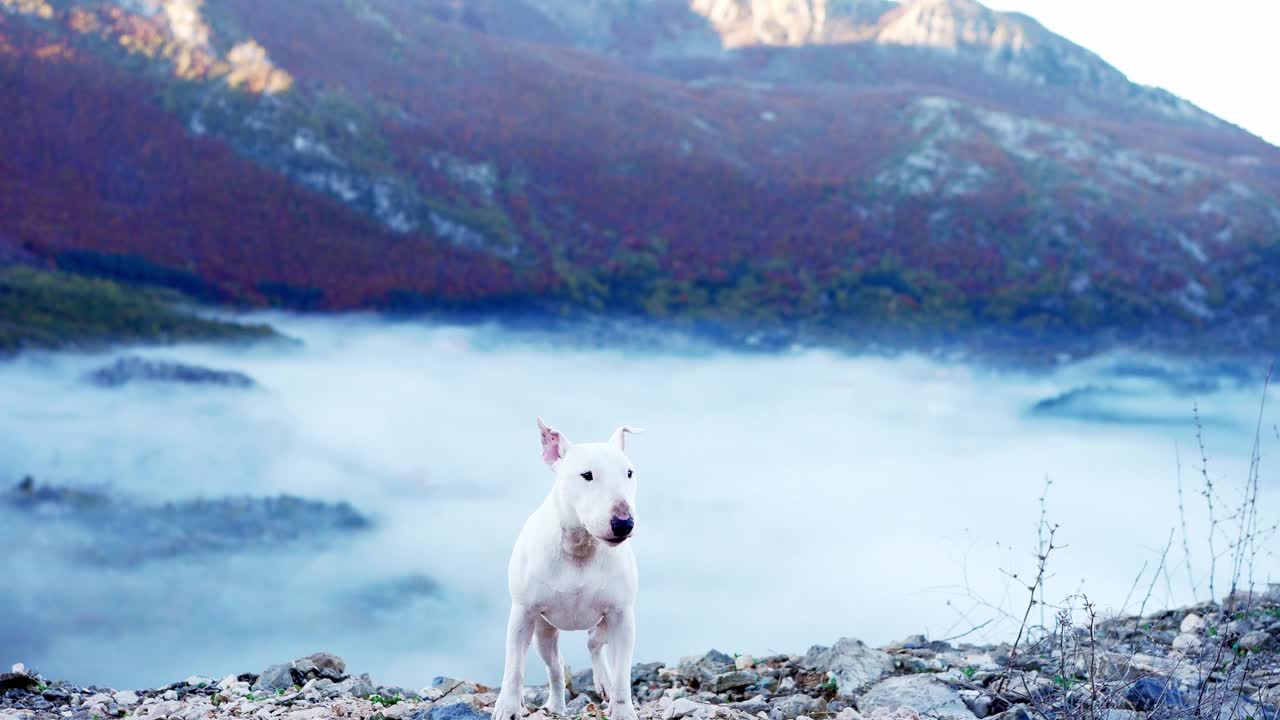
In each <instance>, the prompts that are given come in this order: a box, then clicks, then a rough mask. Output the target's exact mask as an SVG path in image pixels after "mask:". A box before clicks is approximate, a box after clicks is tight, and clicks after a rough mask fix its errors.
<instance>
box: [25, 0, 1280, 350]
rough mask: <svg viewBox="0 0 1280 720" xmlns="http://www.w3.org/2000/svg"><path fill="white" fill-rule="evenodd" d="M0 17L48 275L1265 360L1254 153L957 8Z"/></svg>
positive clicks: (222, 6) (1266, 150)
mask: <svg viewBox="0 0 1280 720" xmlns="http://www.w3.org/2000/svg"><path fill="white" fill-rule="evenodd" d="M0 8H3V9H4V10H5V12H4V13H0V93H2V94H4V95H5V96H6V98H7V99H6V100H5V104H6V107H14V108H19V111H17V112H14V113H7V114H6V116H5V117H3V118H0V145H2V146H3V147H0V158H3V159H0V187H3V189H4V192H3V193H0V203H2V204H3V206H0V248H3V247H6V246H7V247H10V248H12V249H15V251H16V250H17V249H20V250H21V251H22V252H24V253H27V254H28V255H30V256H33V257H35V258H37V259H38V260H40V261H43V262H48V263H53V264H56V265H59V266H63V267H66V268H68V269H75V270H78V271H86V272H95V273H104V272H105V273H107V274H110V275H112V276H113V277H122V276H123V277H128V278H134V279H136V278H138V277H145V278H147V279H149V280H150V281H155V282H160V283H162V284H168V285H171V286H172V285H174V284H178V285H182V286H184V288H183V289H185V290H188V291H191V290H196V291H198V293H199V294H200V296H202V297H206V298H209V299H214V300H219V301H234V302H249V303H272V304H277V305H284V306H289V307H299V308H306V309H348V308H370V307H372V308H383V309H400V310H405V309H407V310H415V309H425V308H432V307H440V306H446V307H480V308H495V307H521V308H541V309H557V308H580V309H588V310H607V311H611V312H623V313H641V314H644V315H648V316H652V317H675V318H686V319H695V320H710V321H716V322H728V323H731V324H741V325H748V326H758V327H778V326H779V325H780V324H781V323H787V326H788V327H791V328H804V329H807V330H808V331H812V332H815V333H818V334H824V335H826V336H828V337H836V338H840V337H846V336H849V335H850V334H857V335H866V334H875V333H877V332H887V331H889V330H892V331H893V332H903V333H937V332H942V333H954V332H961V333H963V332H968V331H971V330H974V329H981V328H991V327H997V328H1001V329H1002V330H1004V331H1009V332H1012V333H1014V334H1016V335H1017V336H1019V337H1023V336H1029V337H1034V338H1039V339H1047V338H1057V337H1062V336H1064V335H1065V336H1073V337H1074V336H1081V337H1093V338H1098V337H1106V338H1113V339H1133V340H1138V341H1142V342H1152V343H1165V342H1175V343H1178V344H1190V345H1194V344H1197V343H1204V342H1213V343H1214V344H1215V346H1216V347H1219V348H1232V349H1243V350H1253V349H1258V348H1275V347H1280V333H1278V332H1277V330H1278V328H1276V327H1275V326H1274V325H1273V322H1274V321H1273V320H1272V318H1273V317H1275V316H1276V313H1275V312H1274V311H1275V310H1276V309H1277V305H1278V304H1280V274H1278V272H1277V271H1278V269H1280V264H1278V263H1277V260H1280V246H1278V245H1277V240H1278V239H1280V149H1277V148H1275V147H1273V146H1270V145H1268V144H1267V143H1265V142H1263V141H1261V140H1259V139H1257V138H1255V137H1253V136H1251V135H1249V134H1247V133H1245V132H1244V131H1242V130H1240V129H1238V128H1236V127H1234V126H1231V125H1230V124H1228V123H1226V122H1224V121H1222V120H1220V119H1218V118H1215V117H1213V116H1211V115H1209V114H1208V113H1205V112H1204V111H1202V110H1200V109H1199V108H1196V107H1195V106H1193V105H1191V104H1190V103H1188V102H1186V101H1185V100H1182V99H1179V98H1176V97H1174V96H1172V95H1170V94H1169V93H1167V92H1164V91H1162V90H1159V89H1154V88H1146V87H1141V86H1138V85H1134V84H1132V83H1130V82H1129V81H1128V80H1127V79H1126V78H1125V77H1124V76H1123V74H1121V73H1120V72H1119V71H1117V70H1116V69H1115V68H1113V67H1111V66H1109V65H1107V64H1106V63H1105V62H1104V61H1103V60H1102V59H1101V58H1099V57H1097V56H1096V55H1094V54H1092V53H1090V52H1088V51H1087V50H1085V49H1083V48H1080V47H1079V46H1077V45H1075V44H1073V43H1071V42H1070V41H1069V40H1067V39H1065V38H1061V37H1059V36H1056V35H1054V34H1053V33H1051V32H1049V31H1048V30H1046V29H1045V28H1043V27H1042V26H1040V25H1039V24H1038V23H1036V22H1035V21H1034V20H1032V19H1031V18H1027V17H1025V16H1021V15H1013V14H1004V13H997V12H994V11H991V10H989V9H987V8H985V7H983V6H981V5H979V4H977V3H975V2H971V1H970V0H908V2H904V3H902V4H894V3H888V2H881V1H880V0H803V1H800V0H797V1H795V2H788V3H776V2H764V1H763V0H750V1H749V0H688V1H685V0H649V1H647V2H630V1H624V0H600V1H599V2H591V3H577V2H568V0H504V1H502V2H499V1H498V0H484V1H479V2H468V3H462V2H457V1H456V0H424V1H423V2H420V3H404V2H396V1H395V0H312V1H311V2H308V3H306V4H279V3H270V4H266V3H260V2H254V1H251V0H208V1H207V2H204V3H201V2H199V1H198V0H128V1H126V0H118V1H117V2H110V1H106V0H0ZM104 119H105V120H104ZM50 149H53V150H50Z"/></svg>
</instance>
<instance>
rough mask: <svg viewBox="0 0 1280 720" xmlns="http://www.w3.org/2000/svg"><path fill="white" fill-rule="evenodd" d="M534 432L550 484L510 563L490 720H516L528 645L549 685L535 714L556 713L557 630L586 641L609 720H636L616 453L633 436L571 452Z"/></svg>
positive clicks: (622, 473) (625, 506) (627, 471)
mask: <svg viewBox="0 0 1280 720" xmlns="http://www.w3.org/2000/svg"><path fill="white" fill-rule="evenodd" d="M538 429H539V430H540V431H541V434H542V459H543V461H545V462H546V463H547V465H549V466H550V467H551V470H552V472H554V473H555V475H556V479H555V485H554V486H553V487H552V488H551V493H550V494H549V495H547V499H546V500H545V501H544V502H543V503H542V506H541V507H539V508H538V509H537V510H536V511H534V513H533V515H531V516H529V519H528V521H526V522H525V524H524V529H523V530H521V531H520V537H519V538H518V539H517V540H516V546H515V549H514V550H513V551H512V553H511V566H510V568H509V569H508V581H507V582H508V584H509V586H510V588H511V618H510V620H509V621H508V622H507V660H506V668H505V670H504V671H503V674H502V690H501V691H500V693H499V694H498V701H497V705H496V706H495V707H494V711H493V720H520V717H521V715H522V714H523V711H524V702H523V692H524V667H525V658H526V656H527V655H528V652H529V642H530V641H531V640H533V639H535V638H536V639H537V641H538V654H539V655H541V656H542V660H543V662H545V663H546V664H547V678H548V679H549V683H548V685H549V687H548V693H547V702H546V705H545V706H544V707H546V709H547V710H550V711H551V712H553V713H559V714H563V713H564V712H565V701H564V692H565V686H564V666H563V665H562V664H561V662H560V647H559V644H558V643H559V637H560V631H561V630H586V631H587V649H588V650H590V652H591V669H592V671H593V674H594V675H595V690H596V693H597V694H599V695H600V697H601V698H604V699H607V700H609V703H610V706H609V716H610V718H612V720H636V710H635V706H634V704H633V703H632V702H631V654H632V650H633V648H634V646H635V636H636V618H635V603H636V586H637V578H636V559H635V555H633V554H632V552H631V546H630V545H629V544H628V543H627V542H626V540H627V538H628V537H630V536H631V531H632V529H633V528H634V527H635V507H636V472H635V468H634V467H633V466H632V465H631V461H630V460H628V459H627V456H626V455H625V454H623V450H624V446H625V443H626V437H627V433H629V432H639V430H633V429H632V428H629V427H620V428H618V429H617V430H616V431H614V433H613V436H612V437H610V438H609V441H608V442H604V443H582V444H576V445H575V444H571V443H570V442H569V440H568V439H567V438H566V437H565V436H564V435H562V434H560V433H559V432H556V431H555V430H552V429H551V428H549V427H547V426H546V425H544V424H543V423H542V419H541V418H539V419H538ZM606 651H607V653H608V656H607V658H606Z"/></svg>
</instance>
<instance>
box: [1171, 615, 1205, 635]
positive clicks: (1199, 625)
mask: <svg viewBox="0 0 1280 720" xmlns="http://www.w3.org/2000/svg"><path fill="white" fill-rule="evenodd" d="M1204 626H1205V622H1204V618H1203V617H1201V616H1199V615H1197V614H1195V613H1187V616H1186V617H1184V618H1182V624H1181V625H1179V626H1178V629H1179V630H1181V631H1182V632H1184V633H1198V632H1200V631H1201V630H1204Z"/></svg>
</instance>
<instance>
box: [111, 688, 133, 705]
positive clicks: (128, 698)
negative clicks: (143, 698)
mask: <svg viewBox="0 0 1280 720" xmlns="http://www.w3.org/2000/svg"><path fill="white" fill-rule="evenodd" d="M111 697H112V698H113V699H114V700H115V701H116V704H117V705H123V706H124V707H133V706H134V705H137V704H138V694H137V693H135V692H133V691H132V690H121V691H120V692H118V693H116V694H115V695H112V696H111Z"/></svg>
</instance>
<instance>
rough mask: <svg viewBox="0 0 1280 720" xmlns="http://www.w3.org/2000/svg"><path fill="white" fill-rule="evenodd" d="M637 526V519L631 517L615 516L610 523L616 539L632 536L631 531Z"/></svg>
mask: <svg viewBox="0 0 1280 720" xmlns="http://www.w3.org/2000/svg"><path fill="white" fill-rule="evenodd" d="M635 526H636V520H635V518H633V517H631V516H630V515H628V516H626V517H618V516H617V515H614V516H613V519H611V520H610V521H609V527H611V528H613V536H614V537H616V538H624V537H626V536H628V535H630V534H631V530H632V529H633V528H634V527H635Z"/></svg>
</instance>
